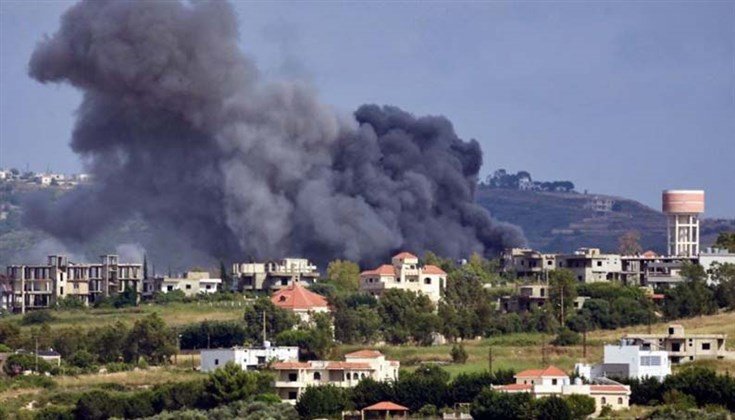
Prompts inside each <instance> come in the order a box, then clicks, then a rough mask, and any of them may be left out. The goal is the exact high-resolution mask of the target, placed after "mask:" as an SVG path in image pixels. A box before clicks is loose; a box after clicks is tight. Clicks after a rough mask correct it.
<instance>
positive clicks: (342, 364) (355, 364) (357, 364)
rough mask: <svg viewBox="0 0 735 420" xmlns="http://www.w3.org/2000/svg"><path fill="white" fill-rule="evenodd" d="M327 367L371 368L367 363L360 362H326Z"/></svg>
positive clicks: (338, 368) (334, 368)
mask: <svg viewBox="0 0 735 420" xmlns="http://www.w3.org/2000/svg"><path fill="white" fill-rule="evenodd" d="M327 369H329V370H344V369H348V370H349V369H361V370H368V369H369V370H372V368H371V367H370V364H369V363H360V362H329V363H327Z"/></svg>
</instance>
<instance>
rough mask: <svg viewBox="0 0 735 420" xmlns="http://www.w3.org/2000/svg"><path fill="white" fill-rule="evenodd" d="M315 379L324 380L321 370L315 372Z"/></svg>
mask: <svg viewBox="0 0 735 420" xmlns="http://www.w3.org/2000/svg"><path fill="white" fill-rule="evenodd" d="M314 380H315V381H321V380H322V374H321V373H319V372H314Z"/></svg>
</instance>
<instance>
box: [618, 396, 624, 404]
mask: <svg viewBox="0 0 735 420" xmlns="http://www.w3.org/2000/svg"><path fill="white" fill-rule="evenodd" d="M618 404H620V405H623V397H618Z"/></svg>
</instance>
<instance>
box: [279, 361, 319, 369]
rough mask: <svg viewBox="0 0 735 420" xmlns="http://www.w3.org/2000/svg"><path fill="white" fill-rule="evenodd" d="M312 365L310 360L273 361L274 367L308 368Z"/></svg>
mask: <svg viewBox="0 0 735 420" xmlns="http://www.w3.org/2000/svg"><path fill="white" fill-rule="evenodd" d="M310 367H311V363H309V362H276V363H273V369H308V368H310Z"/></svg>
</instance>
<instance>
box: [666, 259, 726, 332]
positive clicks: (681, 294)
mask: <svg viewBox="0 0 735 420" xmlns="http://www.w3.org/2000/svg"><path fill="white" fill-rule="evenodd" d="M681 275H682V277H683V278H684V282H683V283H682V284H680V285H678V286H676V287H673V288H670V289H667V290H666V291H665V292H664V295H665V298H664V313H665V314H666V316H667V317H668V318H670V319H674V318H683V317H692V316H699V315H709V314H712V313H714V312H715V311H716V310H717V304H716V303H715V299H714V293H713V292H712V290H711V289H710V288H709V287H707V284H706V282H705V279H706V278H707V274H706V273H705V271H704V268H702V266H701V265H699V264H685V265H684V266H683V267H682V269H681Z"/></svg>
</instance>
